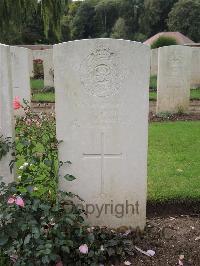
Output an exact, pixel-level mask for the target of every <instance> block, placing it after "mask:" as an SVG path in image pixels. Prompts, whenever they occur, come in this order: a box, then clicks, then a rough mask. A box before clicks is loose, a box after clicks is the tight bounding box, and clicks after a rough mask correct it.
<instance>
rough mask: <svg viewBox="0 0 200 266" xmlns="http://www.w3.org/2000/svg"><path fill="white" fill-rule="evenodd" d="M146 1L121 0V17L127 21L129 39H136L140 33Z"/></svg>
mask: <svg viewBox="0 0 200 266" xmlns="http://www.w3.org/2000/svg"><path fill="white" fill-rule="evenodd" d="M143 4H144V0H121V1H120V17H122V18H123V19H124V21H125V24H126V27H127V34H128V38H129V39H131V40H132V39H133V40H134V38H135V36H136V35H138V33H139V32H140V25H139V21H140V16H141V15H142V11H143Z"/></svg>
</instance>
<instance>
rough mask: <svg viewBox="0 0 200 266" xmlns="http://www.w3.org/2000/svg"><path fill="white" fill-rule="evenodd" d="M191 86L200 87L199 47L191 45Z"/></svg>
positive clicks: (193, 87)
mask: <svg viewBox="0 0 200 266" xmlns="http://www.w3.org/2000/svg"><path fill="white" fill-rule="evenodd" d="M191 49H192V65H191V88H192V89H196V88H200V47H192V48H191Z"/></svg>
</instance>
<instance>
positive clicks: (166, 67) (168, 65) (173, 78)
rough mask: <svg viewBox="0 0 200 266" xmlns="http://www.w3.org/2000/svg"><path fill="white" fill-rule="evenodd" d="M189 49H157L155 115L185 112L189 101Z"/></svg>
mask: <svg viewBox="0 0 200 266" xmlns="http://www.w3.org/2000/svg"><path fill="white" fill-rule="evenodd" d="M191 51H192V50H191V48H190V47H186V46H181V45H172V46H166V47H161V48H159V54H158V80H157V110H156V112H157V113H161V112H171V113H175V112H180V111H184V112H185V111H187V110H188V107H189V99H190V79H191V56H192V54H191Z"/></svg>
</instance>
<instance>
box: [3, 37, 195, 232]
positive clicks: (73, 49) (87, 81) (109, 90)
mask: <svg viewBox="0 0 200 266" xmlns="http://www.w3.org/2000/svg"><path fill="white" fill-rule="evenodd" d="M10 49H11V50H12V48H10V47H8V46H4V45H0V133H1V134H3V135H4V136H11V137H13V136H14V133H13V111H12V99H13V95H12V73H11V63H10V62H11V58H10V57H11V55H10ZM168 49H169V50H168ZM171 49H173V51H171ZM162 51H163V52H162V53H163V55H164V56H163V58H162V57H161V59H160V61H161V62H160V65H161V66H162V72H161V74H163V80H160V81H159V82H160V84H162V86H163V88H164V89H165V90H169V88H170V85H171V86H172V87H173V83H172V81H173V82H175V84H178V85H180V86H181V88H182V87H183V90H185V82H186V79H187V71H186V65H187V63H188V62H189V57H190V56H189V54H190V52H189V51H190V50H189V48H187V47H182V46H181V47H179V46H177V47H174V48H173V47H171V48H163V50H162ZM169 51H171V53H170V55H169V54H168V53H169ZM165 58H167V60H168V62H169V63H168V65H166V64H165V63H164V62H165V60H166V59H165ZM169 58H170V59H169ZM171 61H172V63H170V62H171ZM180 62H181V63H180ZM53 63H54V77H55V79H54V82H55V92H56V129H57V130H56V131H57V139H58V140H62V142H61V144H60V146H59V159H60V160H61V161H64V162H65V161H68V160H70V161H71V162H72V165H71V166H70V167H69V166H66V165H65V164H64V165H63V166H62V168H61V169H60V175H61V176H64V175H65V174H66V173H69V174H73V175H75V176H76V177H77V179H76V180H75V181H73V182H72V183H70V184H69V183H67V182H66V181H65V180H64V179H63V178H60V182H59V183H60V188H61V189H67V190H70V191H72V192H74V193H75V194H78V195H79V196H80V197H81V198H83V199H84V200H85V204H86V205H85V207H86V210H87V211H88V213H90V216H89V221H90V222H91V223H92V224H93V225H107V226H111V227H118V226H122V225H127V226H133V227H137V226H139V227H140V228H141V229H143V228H144V226H145V215H146V187H147V147H148V138H147V136H148V111H149V108H148V105H149V95H148V91H149V78H150V49H149V47H147V46H146V45H144V44H141V43H137V42H131V41H125V40H114V39H93V40H92V39H90V40H81V41H74V42H68V43H62V44H57V45H54V47H53ZM169 66H171V67H172V69H173V70H172V71H171V72H169V70H168V67H169ZM16 68H17V66H16V67H15V69H16ZM160 69H161V68H160ZM187 69H188V68H187ZM160 71H161V70H160ZM168 73H169V74H168ZM164 74H165V75H164ZM160 76H161V77H162V75H160ZM21 78H23V77H21ZM177 80H178V81H177ZM170 82H171V83H170ZM178 85H177V86H178ZM173 88H174V90H175V93H178V90H177V91H176V89H177V88H178V87H176V86H175V87H173ZM179 89H180V87H179ZM179 93H180V92H179ZM174 96H176V95H174ZM178 97H179V98H180V96H179V95H178ZM158 99H159V98H158ZM166 100H167V101H168V100H169V99H168V97H167V99H166ZM9 156H10V155H8V157H6V158H4V159H3V161H0V175H2V176H5V177H6V179H7V181H10V180H12V178H13V177H12V176H10V173H9V166H8V164H9V159H10V157H9Z"/></svg>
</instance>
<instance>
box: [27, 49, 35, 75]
mask: <svg viewBox="0 0 200 266" xmlns="http://www.w3.org/2000/svg"><path fill="white" fill-rule="evenodd" d="M28 54H29V55H28V56H29V75H30V77H31V78H32V77H33V76H34V67H33V53H32V50H30V49H29V50H28Z"/></svg>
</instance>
